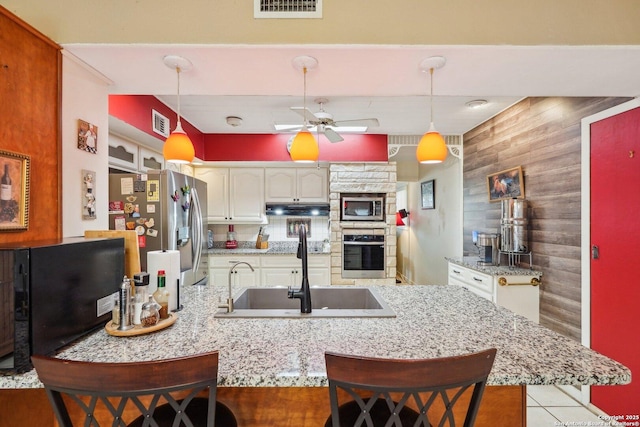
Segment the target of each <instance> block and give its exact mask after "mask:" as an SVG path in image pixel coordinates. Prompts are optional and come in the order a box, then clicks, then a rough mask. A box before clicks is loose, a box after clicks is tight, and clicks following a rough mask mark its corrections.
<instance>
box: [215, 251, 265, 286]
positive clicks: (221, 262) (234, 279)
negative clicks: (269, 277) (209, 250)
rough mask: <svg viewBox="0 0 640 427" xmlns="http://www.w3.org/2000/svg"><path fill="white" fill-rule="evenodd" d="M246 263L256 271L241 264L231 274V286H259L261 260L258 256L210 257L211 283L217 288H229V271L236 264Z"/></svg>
mask: <svg viewBox="0 0 640 427" xmlns="http://www.w3.org/2000/svg"><path fill="white" fill-rule="evenodd" d="M242 261H243V262H246V263H249V265H251V266H252V267H253V270H254V271H251V269H250V268H249V267H248V266H247V265H246V264H240V265H238V266H237V267H236V268H235V269H234V273H232V274H231V284H232V285H233V286H243V287H246V286H257V285H258V284H259V282H260V258H259V257H257V256H247V255H239V256H227V255H210V256H209V282H210V283H212V284H213V285H215V286H229V269H230V268H231V266H232V265H233V264H235V263H236V262H242Z"/></svg>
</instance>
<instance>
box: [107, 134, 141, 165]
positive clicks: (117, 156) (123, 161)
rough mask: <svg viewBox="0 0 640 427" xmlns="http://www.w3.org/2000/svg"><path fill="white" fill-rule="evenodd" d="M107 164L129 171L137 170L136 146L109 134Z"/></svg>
mask: <svg viewBox="0 0 640 427" xmlns="http://www.w3.org/2000/svg"><path fill="white" fill-rule="evenodd" d="M109 166H113V167H116V168H118V169H121V170H126V171H129V172H137V171H138V146H137V145H136V144H134V143H133V142H130V141H126V140H124V139H122V138H120V137H119V136H117V135H114V134H112V133H110V134H109Z"/></svg>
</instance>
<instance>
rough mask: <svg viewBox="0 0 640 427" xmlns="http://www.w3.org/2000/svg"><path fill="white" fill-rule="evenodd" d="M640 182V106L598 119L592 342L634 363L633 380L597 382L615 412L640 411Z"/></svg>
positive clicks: (597, 398) (595, 393) (598, 395)
mask: <svg viewBox="0 0 640 427" xmlns="http://www.w3.org/2000/svg"><path fill="white" fill-rule="evenodd" d="M639 183H640V108H635V109H633V110H630V111H627V112H624V113H621V114H618V115H616V116H613V117H610V118H607V119H604V120H601V121H599V122H596V123H593V124H592V125H591V244H592V245H596V246H598V248H599V257H598V259H593V258H592V259H591V347H592V348H593V349H594V350H596V351H598V352H600V353H602V354H604V355H606V356H608V357H610V358H612V359H614V360H617V361H619V362H620V363H622V364H624V365H625V366H627V367H628V368H629V369H631V381H632V382H631V384H629V385H619V386H594V387H592V388H591V402H592V403H593V404H594V405H596V406H597V407H598V408H600V409H602V410H603V411H605V412H606V413H607V414H610V415H638V414H639V413H640V317H639V316H638V309H639V305H638V302H640V286H638V269H637V264H638V242H639V241H640V221H639V220H638V212H640V191H638V184H639ZM620 421H624V420H620ZM636 421H637V420H636Z"/></svg>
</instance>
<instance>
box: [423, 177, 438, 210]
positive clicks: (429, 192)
mask: <svg viewBox="0 0 640 427" xmlns="http://www.w3.org/2000/svg"><path fill="white" fill-rule="evenodd" d="M420 194H421V196H422V209H435V208H436V181H435V179H432V180H429V181H425V182H423V183H422V184H420Z"/></svg>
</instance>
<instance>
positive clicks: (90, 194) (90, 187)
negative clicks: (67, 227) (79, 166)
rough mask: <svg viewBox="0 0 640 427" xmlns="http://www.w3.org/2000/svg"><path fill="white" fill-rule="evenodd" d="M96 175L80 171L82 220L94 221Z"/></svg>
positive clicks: (91, 172) (87, 171)
mask: <svg viewBox="0 0 640 427" xmlns="http://www.w3.org/2000/svg"><path fill="white" fill-rule="evenodd" d="M95 184H96V173H95V172H94V171H90V170H84V169H83V170H82V196H81V198H82V219H96V193H95V191H96V188H95V186H96V185H95Z"/></svg>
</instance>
